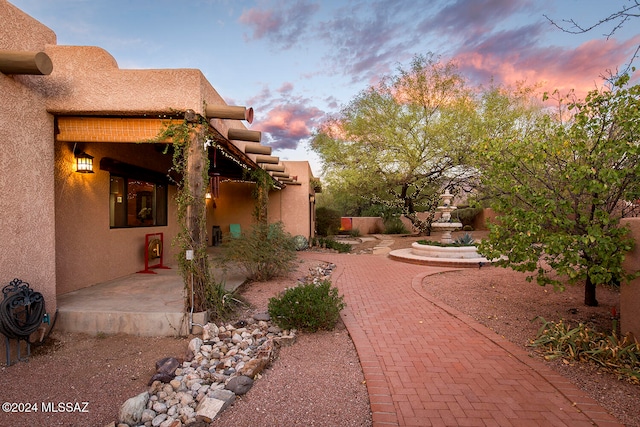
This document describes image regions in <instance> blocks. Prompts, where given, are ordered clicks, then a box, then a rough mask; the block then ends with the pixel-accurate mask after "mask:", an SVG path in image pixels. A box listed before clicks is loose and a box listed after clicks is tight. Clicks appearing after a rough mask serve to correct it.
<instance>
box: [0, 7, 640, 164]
mask: <svg viewBox="0 0 640 427" xmlns="http://www.w3.org/2000/svg"><path fill="white" fill-rule="evenodd" d="M9 2H10V3H12V4H14V5H15V6H17V7H18V8H20V9H22V10H23V11H25V12H26V13H28V14H30V15H31V16H33V17H34V18H36V19H38V20H39V21H41V22H42V23H44V24H45V25H47V26H48V27H49V28H51V29H52V30H53V31H55V33H56V34H57V36H58V44H61V45H94V46H99V47H102V48H104V49H106V50H107V51H108V52H109V53H110V54H111V55H113V56H114V58H115V59H116V61H117V62H118V65H119V66H120V68H197V69H200V70H201V71H202V72H203V73H204V75H205V76H206V78H207V79H208V80H209V82H210V83H211V84H212V85H213V87H214V88H215V89H216V90H217V91H218V93H220V95H221V96H222V97H223V98H224V99H225V100H226V101H227V103H229V104H231V105H244V106H247V107H253V108H254V110H255V120H254V122H253V124H252V125H251V126H250V128H251V129H255V130H261V131H263V141H262V143H263V144H268V145H271V146H273V148H274V155H277V156H280V158H282V159H284V160H287V159H289V160H302V159H306V160H309V161H310V162H311V164H312V168H313V170H314V173H315V174H316V175H319V173H320V170H321V168H320V165H319V163H318V161H317V159H316V156H315V155H314V154H313V153H311V152H309V151H308V149H307V147H308V140H309V138H310V135H311V134H312V132H313V130H314V128H315V127H316V126H317V125H318V124H319V123H320V122H321V121H322V120H323V118H324V117H326V115H327V114H333V113H336V112H338V111H339V110H340V108H341V107H342V106H344V105H345V104H347V103H348V102H349V101H350V100H351V99H353V97H354V96H355V95H356V94H357V93H358V92H360V91H362V90H363V89H365V88H367V87H368V86H369V85H371V84H375V83H376V82H377V80H378V78H379V77H380V76H382V75H385V74H390V73H393V72H395V70H396V69H397V68H398V66H400V65H401V66H404V67H406V66H407V65H408V64H409V62H410V60H411V59H412V58H413V57H414V56H415V55H416V54H425V53H428V52H433V53H435V54H437V55H440V56H441V57H442V59H443V60H448V59H453V60H454V61H456V62H457V63H458V65H459V68H460V70H461V71H462V73H463V74H464V75H465V76H466V77H467V78H468V79H469V80H470V82H472V83H473V84H485V85H486V84H489V83H490V82H491V80H492V79H493V81H495V82H498V83H507V84H508V83H513V82H515V81H518V80H526V82H528V83H536V82H541V83H543V84H544V85H545V88H548V89H554V88H557V89H560V90H562V91H563V92H564V91H566V90H568V89H570V88H574V89H576V90H577V91H579V92H583V91H585V90H589V89H592V88H595V87H596V86H600V85H601V84H602V79H601V78H600V76H601V75H604V74H606V73H607V70H616V69H617V68H623V67H624V66H625V65H626V64H627V63H628V61H629V60H630V58H631V55H632V54H633V52H634V51H635V49H636V47H637V45H638V44H640V19H635V20H634V21H629V22H628V23H626V24H625V26H623V27H622V28H621V29H619V30H618V31H617V32H616V34H615V35H614V36H613V37H611V38H609V39H608V40H607V37H606V34H607V33H608V32H609V31H610V30H611V28H612V25H609V26H604V27H598V28H596V29H594V30H592V31H590V32H589V33H587V34H583V35H572V34H567V33H564V32H562V31H561V30H559V29H557V28H555V27H554V26H553V25H551V23H550V22H549V21H548V20H547V19H546V18H545V17H544V15H547V16H548V17H549V18H551V19H554V20H557V21H558V22H559V23H561V21H562V20H568V19H574V20H575V21H576V22H578V23H579V24H580V25H582V26H584V27H588V26H591V25H593V24H595V23H597V22H598V21H599V20H600V19H602V18H605V17H607V16H609V15H610V14H611V13H613V12H615V11H617V10H619V9H621V7H622V6H624V5H627V6H629V5H632V3H631V2H630V1H629V0H609V1H603V0H456V1H447V0H381V1H368V0H337V1H329V0H316V1H314V0H254V1H249V0H246V1H245V0H190V1H182V2H179V1H178V2H177V1H167V0H9ZM636 13H637V11H636ZM568 25H569V24H567V26H568ZM637 65H638V64H636V66H637Z"/></svg>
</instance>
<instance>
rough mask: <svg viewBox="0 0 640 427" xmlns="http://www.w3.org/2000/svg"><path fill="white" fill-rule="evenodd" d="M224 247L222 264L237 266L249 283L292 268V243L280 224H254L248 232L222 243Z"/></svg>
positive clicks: (293, 264) (278, 274)
mask: <svg viewBox="0 0 640 427" xmlns="http://www.w3.org/2000/svg"><path fill="white" fill-rule="evenodd" d="M225 246H226V249H225V251H224V255H223V257H222V261H223V262H224V263H228V262H236V263H238V264H239V265H240V267H242V268H243V269H244V270H245V271H246V272H247V278H249V279H251V280H257V281H265V280H269V279H272V278H274V277H277V276H281V275H284V274H286V273H288V272H290V271H293V270H294V268H295V261H296V246H295V242H294V240H293V237H291V234H289V233H287V232H286V231H285V230H284V225H283V224H282V222H276V223H272V224H263V223H259V224H254V225H253V226H252V227H251V229H250V230H249V232H247V233H244V232H243V233H242V235H241V236H240V237H238V238H231V239H228V240H226V241H225Z"/></svg>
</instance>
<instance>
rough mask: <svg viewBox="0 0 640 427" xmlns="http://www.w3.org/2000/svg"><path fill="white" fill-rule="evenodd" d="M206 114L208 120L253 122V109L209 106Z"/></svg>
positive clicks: (233, 106)
mask: <svg viewBox="0 0 640 427" xmlns="http://www.w3.org/2000/svg"><path fill="white" fill-rule="evenodd" d="M205 114H206V115H207V118H208V119H213V118H215V119H235V120H246V121H247V122H249V123H252V122H253V108H247V107H240V106H236V105H207V109H206V110H205ZM230 139H231V138H230Z"/></svg>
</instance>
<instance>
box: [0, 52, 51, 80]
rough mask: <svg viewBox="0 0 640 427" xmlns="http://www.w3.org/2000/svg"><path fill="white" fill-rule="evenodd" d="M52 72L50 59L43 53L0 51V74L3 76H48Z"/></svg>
mask: <svg viewBox="0 0 640 427" xmlns="http://www.w3.org/2000/svg"><path fill="white" fill-rule="evenodd" d="M51 71H53V63H52V62H51V58H49V55H47V54H46V53H44V52H22V51H17V50H0V72H2V73H3V74H32V75H41V76H44V75H48V74H51Z"/></svg>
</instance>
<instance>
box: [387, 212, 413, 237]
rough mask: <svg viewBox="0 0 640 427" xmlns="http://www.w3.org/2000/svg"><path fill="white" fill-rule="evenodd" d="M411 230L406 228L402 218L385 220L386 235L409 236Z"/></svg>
mask: <svg viewBox="0 0 640 427" xmlns="http://www.w3.org/2000/svg"><path fill="white" fill-rule="evenodd" d="M408 232H409V230H407V227H405V226H404V224H403V222H402V221H401V220H400V217H398V216H393V217H388V218H385V219H384V234H407V233H408Z"/></svg>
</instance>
